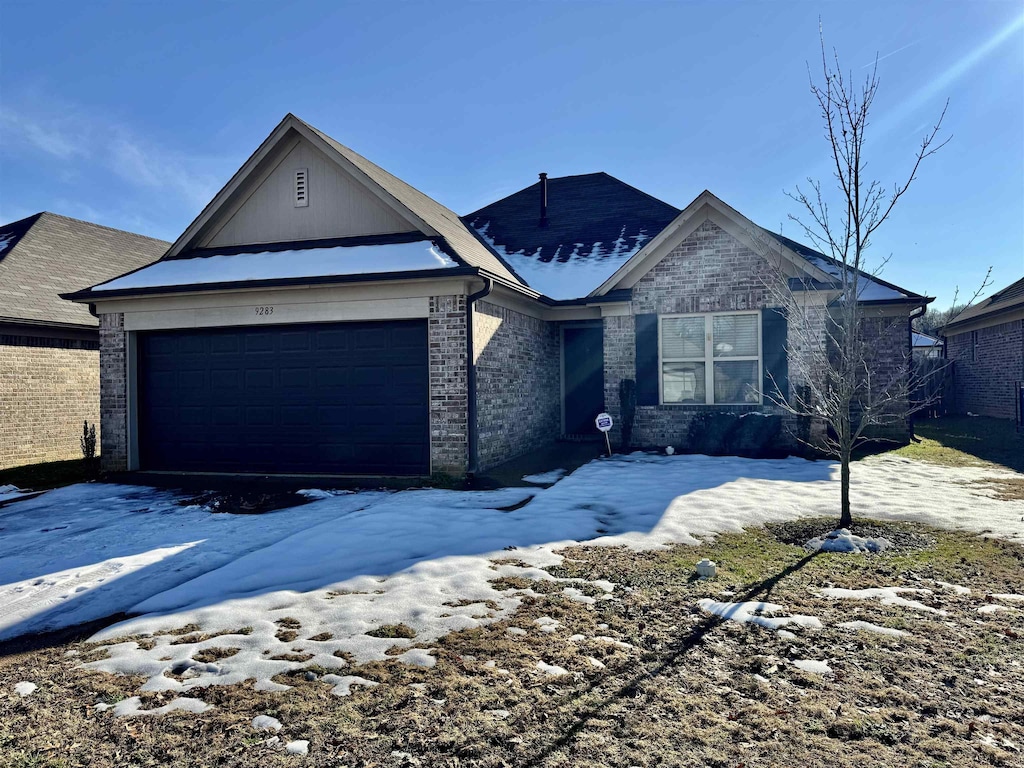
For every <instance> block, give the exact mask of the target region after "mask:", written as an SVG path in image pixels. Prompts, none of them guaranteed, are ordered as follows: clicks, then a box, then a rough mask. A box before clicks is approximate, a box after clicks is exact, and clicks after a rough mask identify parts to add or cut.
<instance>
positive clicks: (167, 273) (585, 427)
mask: <svg viewBox="0 0 1024 768" xmlns="http://www.w3.org/2000/svg"><path fill="white" fill-rule="evenodd" d="M764 249H767V250H764ZM762 253H764V254H766V255H760V254H762ZM767 256H770V257H771V258H772V259H780V260H781V263H782V264H783V265H784V269H785V275H786V276H787V277H788V279H787V280H786V283H785V287H787V288H788V287H789V286H794V290H796V289H800V288H801V287H804V286H808V285H816V286H826V289H824V290H821V291H818V292H815V293H811V292H809V293H808V294H807V296H806V300H807V302H808V303H815V302H818V303H819V304H820V305H824V303H825V302H826V301H828V300H831V299H832V298H835V296H836V295H837V292H836V291H835V290H834V286H835V280H836V277H837V275H839V274H840V267H838V266H837V265H836V264H835V263H834V262H832V261H831V260H829V259H827V258H826V257H824V256H822V255H821V254H818V253H816V252H814V251H812V250H810V249H807V248H805V247H804V246H800V245H799V244H797V243H794V242H793V241H790V240H787V239H785V238H782V237H780V236H777V235H771V234H770V233H767V232H765V231H764V230H761V229H760V228H758V227H757V226H756V225H754V224H753V223H751V222H750V221H748V220H747V219H745V218H744V217H743V216H741V215H740V214H739V213H737V212H736V211H734V210H733V209H732V208H730V207H729V206H727V205H726V204H725V203H723V202H722V201H720V200H719V199H718V198H716V197H715V196H714V195H712V194H711V193H710V192H704V193H702V194H701V195H700V196H699V197H697V199H696V200H694V201H693V202H692V203H691V204H690V205H688V206H687V207H686V208H685V209H684V210H679V209H676V208H674V207H673V206H670V205H668V204H666V203H663V202H661V201H659V200H656V199H654V198H652V197H651V196H650V195H647V194H644V193H643V192H640V191H639V190H637V189H635V188H633V187H630V186H629V185H627V184H624V183H622V182H620V181H618V180H617V179H614V178H612V177H610V176H608V175H606V174H590V175H585V176H572V177H567V178H561V179H550V180H548V179H546V178H542V179H541V181H540V182H538V183H537V184H534V185H532V186H531V187H528V188H527V189H524V190H522V191H520V192H517V193H516V194H514V195H511V196H510V197H507V198H505V199H503V200H501V201H498V202H496V203H494V204H492V205H489V206H486V207H485V208H482V209H481V210H479V211H477V212H475V213H473V214H470V215H468V216H465V217H462V218H460V217H459V216H457V215H456V214H454V213H453V212H452V211H450V210H449V209H447V208H445V207H444V206H443V205H441V204H440V203H438V202H436V201H434V200H432V199H431V198H429V197H427V196H426V195H424V194H423V193H421V192H419V191H418V190H416V189H414V188H413V187H411V186H409V185H408V184H406V183H405V182H403V181H401V180H400V179H398V178H396V177H394V176H392V175H391V174H390V173H388V172H386V171H384V170H383V169H381V168H380V167H378V166H376V165H374V164H373V163H371V162H370V161H369V160H367V159H366V158H364V157H362V156H360V155H358V154H356V153H355V152H353V151H352V150H351V149H349V148H347V147H345V146H342V145H341V144H339V143H337V142H336V141H334V140H333V139H331V138H330V137H328V136H326V135H324V134H323V133H321V132H320V131H318V130H317V129H315V128H313V127H312V126H310V125H308V124H306V123H304V122H303V121H301V120H299V119H298V118H296V117H294V116H292V115H288V116H286V117H285V119H284V120H283V121H282V122H281V123H280V124H279V125H278V126H277V127H276V128H275V129H274V131H273V132H272V133H271V135H270V136H269V137H268V138H267V140H266V141H265V142H264V143H263V144H262V145H261V146H260V147H259V148H258V149H257V150H256V152H255V153H254V154H253V155H252V156H251V157H250V158H249V160H248V161H247V162H246V163H245V165H244V166H242V168H241V169H240V170H239V171H238V172H237V173H236V174H235V176H234V177H233V178H232V179H231V180H230V181H229V182H228V184H227V185H226V186H225V187H224V189H222V190H221V191H220V192H219V193H218V194H217V196H216V197H215V198H214V199H213V200H212V202H211V203H210V204H209V205H208V206H207V207H206V209H205V210H203V212H202V213H201V214H200V215H199V217H198V218H197V219H196V220H195V221H194V222H193V223H192V224H191V225H190V226H189V227H188V229H186V230H185V232H184V233H182V235H181V237H180V238H178V240H177V241H176V242H175V243H174V245H173V246H172V247H171V249H170V250H169V251H168V252H167V254H166V255H165V256H164V258H163V259H161V261H160V262H158V263H156V264H154V265H151V266H149V267H146V268H144V269H141V270H139V271H136V272H134V273H130V274H127V275H125V276H123V277H120V278H117V279H115V280H111V281H108V282H106V283H103V284H99V285H96V286H94V287H93V288H91V289H89V290H85V291H79V292H77V293H74V294H71V295H69V296H68V298H70V299H72V300H73V301H77V302H80V303H92V304H94V305H95V307H96V311H97V312H98V314H99V316H100V326H101V355H102V365H101V370H102V400H103V418H104V421H103V465H104V467H105V468H106V469H107V470H124V469H136V468H142V469H152V470H171V471H221V472H242V473H253V472H259V473H332V474H335V473H337V474H368V475H380V474H386V475H426V474H429V473H431V472H441V471H443V472H448V473H452V474H458V475H461V474H465V473H467V472H474V471H478V470H482V469H486V468H488V467H491V466H493V465H495V464H498V463H500V462H502V461H504V460H507V459H510V458H512V457H514V456H516V455H519V454H522V453H524V452H526V451H529V450H531V449H534V448H537V447H540V446H543V445H545V444H548V443H550V442H552V441H554V440H556V439H558V438H559V437H561V436H573V435H580V434H585V435H594V434H595V431H594V427H593V417H594V416H595V415H596V414H597V413H598V412H600V411H601V410H608V411H609V412H610V413H611V414H612V415H613V416H614V417H615V418H616V420H617V421H618V420H619V419H618V417H619V415H620V414H619V399H618V392H619V385H620V382H621V381H622V380H624V379H632V380H635V382H636V390H637V404H638V407H637V414H636V426H635V428H634V434H633V443H634V444H636V445H645V446H657V445H666V444H669V443H674V444H677V445H678V444H680V443H681V442H682V441H683V440H684V439H685V438H686V432H687V427H688V425H689V423H690V421H691V420H692V419H693V418H694V416H695V415H697V414H700V413H706V412H709V411H722V410H725V411H731V412H736V413H748V412H778V408H776V407H773V406H771V405H770V404H768V403H766V402H763V396H762V389H763V388H764V387H765V384H766V383H768V384H770V383H771V382H772V381H775V382H777V383H778V385H779V387H780V388H781V389H782V390H783V393H785V392H786V391H787V390H788V387H789V383H788V376H787V371H788V359H787V352H786V349H787V344H786V338H787V322H786V318H785V317H784V316H783V315H782V314H780V313H779V312H778V311H777V310H776V309H775V308H774V307H772V306H771V301H770V299H769V296H770V295H771V294H770V291H769V290H768V289H767V287H766V284H767V282H768V281H771V280H782V279H783V278H782V277H780V276H779V274H778V272H776V271H773V270H772V269H771V268H770V267H769V264H768V260H767ZM865 280H866V282H865V283H864V285H865V291H864V293H863V294H862V300H863V301H864V303H865V304H866V305H868V313H869V315H870V318H869V320H868V324H869V325H870V326H871V328H872V329H873V330H872V331H870V332H873V333H876V335H877V336H878V338H877V339H876V340H875V341H876V343H875V344H874V347H875V350H876V357H877V359H876V364H877V365H878V366H880V367H881V368H884V369H885V370H887V371H891V370H897V369H899V366H901V365H905V364H906V363H907V362H908V361H909V359H910V329H909V317H910V314H911V313H912V312H914V311H915V310H917V309H919V308H921V307H923V306H924V305H925V304H926V303H927V302H928V301H929V299H927V298H925V297H922V296H920V295H918V294H914V293H911V292H909V291H904V290H903V289H900V288H897V287H895V286H892V285H890V284H888V283H883V282H881V281H877V280H867V279H865ZM780 284H781V283H780ZM898 431H899V432H900V434H901V435H902V436H903V437H906V430H905V429H900V430H898ZM618 434H619V433H618V424H617V425H616V429H615V431H614V432H613V439H615V438H617V437H618Z"/></svg>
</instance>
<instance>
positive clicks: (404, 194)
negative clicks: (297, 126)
mask: <svg viewBox="0 0 1024 768" xmlns="http://www.w3.org/2000/svg"><path fill="white" fill-rule="evenodd" d="M293 117H294V116H293ZM295 119H296V120H298V122H300V123H302V124H303V125H304V126H306V127H307V128H308V129H309V130H311V131H312V132H313V133H315V134H316V135H317V136H319V137H320V138H321V139H323V140H324V141H325V142H327V144H329V145H330V146H331V148H332V149H334V150H335V151H337V152H338V153H339V154H340V155H342V157H344V158H345V159H346V160H348V161H349V162H350V163H352V164H353V165H354V166H356V168H358V169H359V170H360V171H362V172H363V173H365V174H366V175H367V176H369V177H370V179H371V180H372V181H374V182H375V183H376V184H378V185H379V186H380V187H381V188H382V189H383V190H384V191H385V192H387V193H388V194H389V195H391V196H392V197H394V198H395V199H396V200H398V202H400V203H401V204H402V205H404V206H406V207H407V208H408V209H409V210H410V211H412V212H413V213H414V214H416V215H417V216H419V217H420V218H421V219H422V220H423V221H424V222H426V224H427V225H429V226H430V227H433V228H434V229H435V230H436V231H437V232H438V234H440V235H441V237H443V238H444V239H445V241H446V242H447V243H448V245H449V246H450V247H451V249H452V250H453V251H454V255H455V256H457V257H458V258H460V259H462V260H463V261H464V262H465V263H466V264H467V265H469V266H471V267H479V268H481V269H485V270H487V271H488V272H490V273H491V274H493V275H497V276H498V277H502V278H505V279H506V280H509V281H511V282H513V283H521V282H522V280H520V279H519V277H518V276H517V275H516V274H515V273H514V271H513V270H511V269H510V268H509V265H508V264H507V263H506V262H505V261H503V260H502V258H501V257H500V256H498V255H497V254H496V253H495V252H494V251H493V250H492V249H491V248H489V247H488V246H487V244H486V243H484V242H482V241H481V240H480V238H478V237H477V236H476V235H475V234H474V233H473V232H472V231H470V229H469V228H468V227H467V226H466V225H465V224H464V223H463V222H462V220H461V219H459V216H458V214H456V213H455V212H454V211H452V210H449V209H448V208H446V207H444V206H443V205H441V204H440V203H439V202H437V201H436V200H434V199H433V198H431V197H428V196H427V195H425V194H423V193H422V192H420V191H419V190H418V189H416V188H415V187H413V186H411V185H409V184H407V183H406V182H404V181H402V180H401V179H399V178H398V177H397V176H394V175H392V174H390V173H388V172H387V171H385V170H384V169H383V168H381V167H380V166H379V165H377V164H376V163H372V162H370V161H369V160H367V159H366V158H365V157H363V156H362V155H360V154H359V153H358V152H355V151H354V150H352V149H349V148H348V147H346V146H345V145H344V144H341V143H339V142H338V141H336V140H334V139H332V138H331V137H330V136H328V135H327V134H326V133H324V132H323V131H321V130H319V129H317V128H314V127H313V126H312V125H310V124H309V123H306V122H305V121H303V120H300V119H299V118H295Z"/></svg>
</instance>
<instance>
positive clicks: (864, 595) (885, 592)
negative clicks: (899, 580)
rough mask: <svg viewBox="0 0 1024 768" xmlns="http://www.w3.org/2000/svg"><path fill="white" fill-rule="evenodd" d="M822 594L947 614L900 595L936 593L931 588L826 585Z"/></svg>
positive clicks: (941, 614) (839, 598)
mask: <svg viewBox="0 0 1024 768" xmlns="http://www.w3.org/2000/svg"><path fill="white" fill-rule="evenodd" d="M821 594H823V595H824V596H825V597H832V598H836V599H838V600H877V601H878V602H880V603H881V604H882V605H898V606H900V607H901V608H910V609H912V610H915V611H924V612H925V613H937V614H938V615H940V616H945V615H946V612H945V611H941V610H939V609H938V608H932V607H931V606H930V605H925V604H924V603H921V602H918V601H917V600H908V599H907V598H905V597H901V596H900V595H901V594H910V595H931V594H934V593H933V592H932V591H931V590H930V589H915V588H913V587H869V588H867V589H844V588H843V587H826V588H823V589H822V590H821Z"/></svg>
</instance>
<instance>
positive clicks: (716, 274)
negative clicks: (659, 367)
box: [604, 221, 781, 447]
mask: <svg viewBox="0 0 1024 768" xmlns="http://www.w3.org/2000/svg"><path fill="white" fill-rule="evenodd" d="M774 278H775V274H774V272H773V270H772V268H771V266H770V265H769V264H768V262H767V261H766V260H765V259H764V258H762V257H761V256H759V255H758V254H756V253H754V252H753V251H751V250H750V249H749V248H747V247H745V246H744V245H743V244H742V243H740V242H739V241H738V240H736V239H735V238H734V237H732V236H731V235H729V234H728V233H726V232H725V231H724V230H722V229H721V228H720V227H719V226H717V225H716V224H714V223H712V222H711V221H705V222H704V223H703V224H702V225H701V226H700V227H698V228H697V229H696V230H695V231H694V232H693V233H692V234H691V235H690V236H689V237H688V238H686V240H684V241H683V242H682V243H680V244H679V245H677V246H676V247H675V248H674V249H673V250H672V252H671V253H669V254H668V256H666V257H665V258H664V259H662V260H661V262H660V263H658V264H657V265H656V266H655V267H654V268H653V269H651V271H650V272H648V273H647V274H646V275H644V277H642V278H641V279H640V281H639V282H638V283H637V284H636V285H635V286H633V301H632V305H631V311H632V313H633V315H634V316H635V315H639V314H649V313H654V314H672V313H678V314H690V313H693V314H698V313H705V312H729V311H750V310H755V309H761V308H763V307H767V306H773V302H772V301H771V291H769V289H768V288H767V285H768V283H769V281H771V280H773V279H774ZM634 316H625V317H606V318H604V386H605V406H606V408H607V409H608V412H609V413H611V415H612V417H613V418H614V419H615V423H616V427H615V428H614V429H613V431H612V439H613V440H618V439H621V433H620V430H619V425H620V423H621V420H622V419H621V416H622V414H621V413H620V408H619V382H620V381H622V379H624V378H631V379H635V378H636V336H635V318H634ZM708 410H714V411H716V412H729V413H743V412H749V411H761V412H781V411H780V410H779V409H777V408H773V407H771V406H769V405H764V406H746V405H739V406H700V405H657V406H638V407H637V409H636V420H635V423H634V426H633V444H634V445H635V446H644V447H656V446H664V445H679V444H680V443H682V442H683V441H684V439H685V438H686V435H687V433H688V431H689V427H690V422H691V421H692V420H693V418H694V416H696V415H697V414H698V413H706V412H707V411H708Z"/></svg>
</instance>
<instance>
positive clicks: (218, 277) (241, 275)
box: [93, 240, 458, 291]
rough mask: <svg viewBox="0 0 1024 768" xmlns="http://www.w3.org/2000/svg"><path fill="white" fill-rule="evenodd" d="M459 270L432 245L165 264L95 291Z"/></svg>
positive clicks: (346, 248)
mask: <svg viewBox="0 0 1024 768" xmlns="http://www.w3.org/2000/svg"><path fill="white" fill-rule="evenodd" d="M455 266H458V265H457V264H456V263H455V262H454V261H452V260H451V259H450V258H449V257H448V256H447V255H445V254H444V253H442V252H441V251H440V250H438V248H437V247H436V246H435V245H434V244H433V243H431V242H430V241H429V240H420V241H417V242H414V243H388V244H382V245H356V246H335V247H328V248H304V249H296V250H288V251H254V252H252V253H230V254H219V253H213V254H211V255H203V256H194V257H192V258H186V259H165V260H164V261H158V262H156V263H155V264H151V265H150V266H148V267H144V268H143V269H140V270H139V271H137V272H130V273H129V274H127V275H123V276H122V277H118V278H116V279H114V280H111V281H109V282H106V283H102V284H100V285H97V286H95V287H94V288H93V290H95V291H119V290H125V289H131V288H160V287H164V286H175V285H198V284H203V283H233V282H245V281H248V280H276V279H283V278H293V277H334V276H341V275H362V274H377V273H380V272H413V271H418V270H426V269H444V268H449V267H455Z"/></svg>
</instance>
